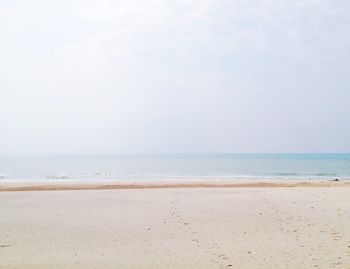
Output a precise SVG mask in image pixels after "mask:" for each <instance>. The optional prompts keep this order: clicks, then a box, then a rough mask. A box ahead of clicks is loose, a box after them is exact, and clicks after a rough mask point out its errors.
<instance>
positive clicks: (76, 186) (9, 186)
mask: <svg viewBox="0 0 350 269" xmlns="http://www.w3.org/2000/svg"><path fill="white" fill-rule="evenodd" d="M298 187H299V188H328V187H350V181H334V180H327V181H326V180H322V181H306V180H300V181H288V180H278V181H277V180H269V181H248V182H247V181H207V180H202V181H162V182H160V181H157V182H155V181H146V182H135V181H133V182H121V181H115V182H46V181H43V182H18V181H17V182H0V192H5V191H66V190H113V189H173V188H184V189H186V188H298Z"/></svg>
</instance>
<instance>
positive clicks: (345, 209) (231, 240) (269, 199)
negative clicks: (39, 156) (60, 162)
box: [0, 182, 350, 269]
mask: <svg viewBox="0 0 350 269" xmlns="http://www.w3.org/2000/svg"><path fill="white" fill-rule="evenodd" d="M201 184H204V183H201ZM205 184H208V183H205ZM225 184H227V183H225ZM230 184H231V183H230ZM232 184H233V183H232ZM254 184H257V183H254ZM259 184H260V185H259ZM259 184H258V185H249V186H242V185H235V186H233V185H232V186H226V187H223V186H220V185H215V186H214V187H213V186H208V185H188V186H182V185H180V186H176V187H175V186H170V185H168V184H165V185H164V184H162V186H160V185H159V184H158V185H157V184H151V185H144V184H143V185H142V186H140V185H136V186H135V185H133V186H131V187H130V186H129V187H130V188H127V187H126V186H125V185H123V186H121V185H120V184H119V185H118V184H117V185H115V184H97V185H95V184H89V186H86V185H76V184H75V185H74V184H73V185H72V184H67V185H68V187H69V188H68V187H67V185H62V184H58V185H56V184H37V185H35V184H34V185H33V184H27V185H23V184H22V185H18V184H14V185H13V184H11V185H9V184H1V186H0V188H1V189H2V190H3V191H1V192H0V201H1V203H0V268H1V269H2V268H4V269H5V268H6V269H8V268H24V269H26V268H36V269H40V268H45V269H48V268H77V269H83V268H84V269H85V268H86V269H89V268H123V269H131V268H133V269H136V268H137V269H143V268H144V269H146V268H147V269H157V268H173V269H186V268H188V269H195V268H198V269H199V268H201V269H207V268H208V269H209V268H249V269H255V268H266V269H267V268H269V269H270V268H293V269H294V268H295V269H300V268H324V269H326V268H327V269H328V268H350V188H348V187H347V186H348V184H345V183H341V182H325V183H318V184H315V185H310V184H306V185H302V184H301V183H297V184H299V185H290V183H283V184H286V185H276V184H277V183H271V184H272V185H266V183H259ZM261 184H262V185H261ZM39 185H41V187H40V186H39ZM43 186H45V187H43ZM48 186H51V187H48ZM52 186H55V187H54V188H53V187H52ZM64 186H66V187H64ZM78 186H79V188H78ZM106 186H107V187H106ZM111 186H112V187H111ZM327 186H331V187H327ZM6 188H7V189H6ZM15 188H17V189H15ZM59 189H61V190H62V189H64V190H65V191H59ZM68 189H70V190H68ZM87 189H90V190H87ZM19 190H20V191H19ZM24 190H27V191H24ZM30 190H32V191H30ZM33 190H42V191H33ZM47 190H51V191H47Z"/></svg>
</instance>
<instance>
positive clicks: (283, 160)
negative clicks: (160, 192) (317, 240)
mask: <svg viewBox="0 0 350 269" xmlns="http://www.w3.org/2000/svg"><path fill="white" fill-rule="evenodd" d="M334 178H339V179H350V154H153V155H146V154H144V155H113V156H112V155H109V156H93V155H91V156H79V155H70V156H25V157H0V180H1V181H62V180H63V181H89V180H92V181H96V180H97V181H99V180H101V181H113V180H118V181H123V180H125V181H128V180H129V181H131V180H173V179H174V180H176V179H184V180H200V179H205V180H234V179H246V180H250V179H309V180H315V179H334Z"/></svg>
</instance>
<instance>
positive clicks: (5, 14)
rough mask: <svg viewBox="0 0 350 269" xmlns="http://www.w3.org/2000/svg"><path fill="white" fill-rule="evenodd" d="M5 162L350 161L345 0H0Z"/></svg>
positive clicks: (349, 30)
mask: <svg viewBox="0 0 350 269" xmlns="http://www.w3.org/2000/svg"><path fill="white" fill-rule="evenodd" d="M0 129H1V130H0V154H22V153H23V154H32V153H35V154H37V153H39V154H42V153H43V154H45V153H52V154H59V153H133V152H134V153H147V152H150V153H159V152H162V153H171V152H184V153H185V152H350V1H348V0H294V1H290V0H279V1H276V0H275V1H272V0H226V1H220V0H198V1H195V0H183V1H173V0H114V1H113V0H99V1H96V0H61V1H44V0H33V1H26V0H0Z"/></svg>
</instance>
